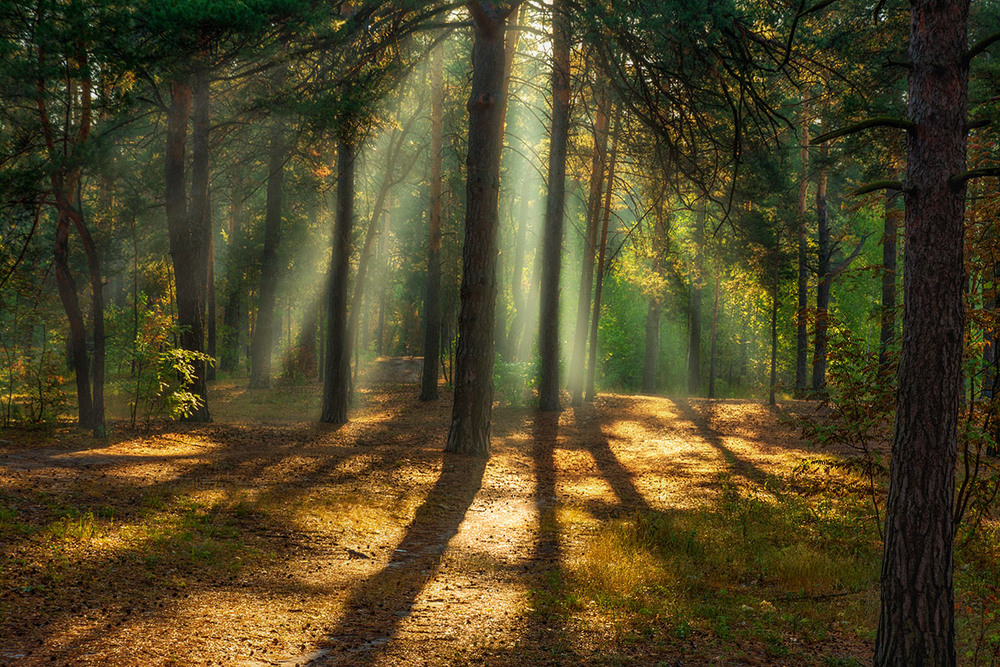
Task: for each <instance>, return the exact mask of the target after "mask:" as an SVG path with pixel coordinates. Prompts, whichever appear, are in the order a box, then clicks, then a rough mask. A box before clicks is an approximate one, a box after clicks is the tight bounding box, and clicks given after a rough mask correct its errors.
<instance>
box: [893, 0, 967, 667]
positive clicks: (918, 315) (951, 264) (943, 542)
mask: <svg viewBox="0 0 1000 667" xmlns="http://www.w3.org/2000/svg"><path fill="white" fill-rule="evenodd" d="M968 13H969V3H968V1H967V0H950V1H942V0H935V1H933V2H932V1H931V0H921V1H919V2H913V3H912V5H911V19H910V21H911V22H910V46H909V58H910V69H909V94H908V107H909V111H908V116H909V120H910V122H912V123H913V124H914V129H913V130H912V131H910V132H909V135H908V138H907V174H906V195H905V196H906V225H905V229H906V231H905V239H904V240H905V248H906V253H905V259H904V262H905V265H904V280H903V291H904V298H903V302H904V310H903V337H902V356H901V359H900V366H899V389H898V394H897V401H896V431H895V437H894V439H893V450H892V465H891V471H890V480H889V498H888V502H887V505H886V519H885V547H884V555H883V561H882V576H881V583H882V599H881V616H880V619H879V627H878V635H877V638H876V649H875V664H876V665H878V666H879V667H884V666H887V665H899V666H900V667H902V666H903V665H907V666H913V665H954V664H955V628H954V587H953V582H952V567H953V539H954V515H953V512H954V509H953V503H954V487H955V460H956V452H957V433H956V430H957V424H958V409H959V398H960V394H961V388H960V385H959V382H960V378H961V362H962V333H963V325H964V310H963V305H962V286H963V273H964V269H963V256H962V253H963V232H964V225H963V222H964V221H963V217H964V207H965V187H964V184H955V183H952V182H951V179H952V178H953V177H954V176H955V175H957V174H960V173H961V172H963V171H964V170H965V150H966V109H967V103H968V77H969V72H968V65H967V64H965V63H964V62H963V54H964V53H965V52H966V48H967V42H968Z"/></svg>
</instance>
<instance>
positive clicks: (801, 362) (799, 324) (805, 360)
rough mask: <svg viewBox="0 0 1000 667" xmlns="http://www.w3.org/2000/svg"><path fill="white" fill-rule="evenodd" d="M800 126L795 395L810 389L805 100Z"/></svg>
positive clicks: (807, 180)
mask: <svg viewBox="0 0 1000 667" xmlns="http://www.w3.org/2000/svg"><path fill="white" fill-rule="evenodd" d="M799 120H800V128H799V142H800V148H799V160H800V162H801V163H802V164H801V171H800V172H799V258H798V259H799V275H798V309H797V310H796V311H795V395H796V397H798V398H802V397H804V396H805V395H806V392H807V391H808V366H809V331H808V322H809V266H808V263H807V262H808V255H809V241H808V239H809V232H808V225H807V224H806V201H807V196H808V193H809V114H808V112H807V110H806V106H805V102H803V103H802V110H801V112H800V119H799Z"/></svg>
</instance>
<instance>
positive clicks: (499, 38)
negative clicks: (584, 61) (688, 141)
mask: <svg viewBox="0 0 1000 667" xmlns="http://www.w3.org/2000/svg"><path fill="white" fill-rule="evenodd" d="M468 6H469V10H470V12H471V13H472V16H473V20H474V23H475V42H474V44H473V47H472V48H473V50H472V93H471V96H470V98H469V102H468V111H469V155H468V158H467V159H466V179H467V180H466V201H465V244H464V246H463V248H462V288H461V295H462V305H461V310H460V311H459V315H458V351H457V353H456V358H455V402H454V405H453V407H452V413H451V428H450V430H449V432H448V443H447V445H446V447H445V450H446V451H448V452H456V453H460V454H471V455H474V456H489V453H490V419H491V413H492V410H493V352H494V345H493V343H494V341H493V336H494V324H495V319H494V316H495V310H496V297H497V287H496V264H497V227H498V224H497V222H498V217H499V216H498V204H499V197H500V142H499V141H497V138H498V137H497V135H498V134H499V133H500V132H501V131H502V130H503V116H502V115H501V110H502V108H503V106H504V105H503V100H502V99H501V98H502V97H503V72H504V63H505V58H504V25H505V23H506V16H505V15H503V14H501V13H499V12H498V10H497V9H496V7H495V6H494V5H493V4H492V3H478V2H470V3H468Z"/></svg>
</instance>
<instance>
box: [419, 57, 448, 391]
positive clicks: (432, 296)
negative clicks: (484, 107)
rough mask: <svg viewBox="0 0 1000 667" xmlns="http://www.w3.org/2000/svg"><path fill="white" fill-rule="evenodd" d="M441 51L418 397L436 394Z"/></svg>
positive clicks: (436, 66)
mask: <svg viewBox="0 0 1000 667" xmlns="http://www.w3.org/2000/svg"><path fill="white" fill-rule="evenodd" d="M443 150H444V54H443V53H442V49H441V47H438V48H436V49H434V53H433V55H432V56H431V199H430V215H429V227H428V230H427V285H426V287H425V288H424V366H423V373H422V374H421V377H420V400H421V401H433V400H436V399H437V397H438V359H439V357H440V348H441V199H442V196H443V194H444V177H443V167H444V155H443Z"/></svg>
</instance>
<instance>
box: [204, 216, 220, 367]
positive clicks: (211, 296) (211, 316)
mask: <svg viewBox="0 0 1000 667" xmlns="http://www.w3.org/2000/svg"><path fill="white" fill-rule="evenodd" d="M207 287H208V297H207V298H208V302H207V303H206V304H205V309H206V311H207V313H206V316H205V319H206V322H207V326H208V356H210V357H212V358H213V359H217V358H218V357H217V356H216V354H217V352H218V349H217V347H218V342H219V341H218V331H217V329H216V320H217V319H218V318H217V313H216V308H215V234H211V235H210V236H209V239H208V283H207ZM217 365H218V364H212V365H211V366H209V367H208V373H207V378H208V380H209V381H214V380H215V370H216V366H217Z"/></svg>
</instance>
